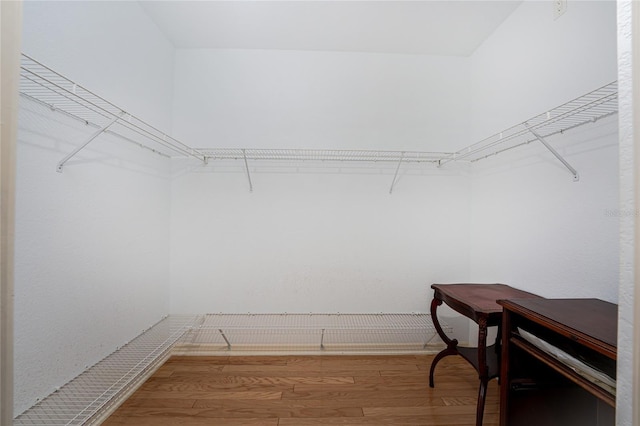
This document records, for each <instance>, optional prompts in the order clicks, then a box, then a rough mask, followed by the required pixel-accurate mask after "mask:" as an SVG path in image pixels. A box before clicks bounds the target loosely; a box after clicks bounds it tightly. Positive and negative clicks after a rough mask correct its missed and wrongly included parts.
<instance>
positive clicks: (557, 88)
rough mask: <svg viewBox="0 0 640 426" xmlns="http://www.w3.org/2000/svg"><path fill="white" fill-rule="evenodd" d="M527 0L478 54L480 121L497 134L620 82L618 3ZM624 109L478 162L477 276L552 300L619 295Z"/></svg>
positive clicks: (482, 132)
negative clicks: (559, 6)
mask: <svg viewBox="0 0 640 426" xmlns="http://www.w3.org/2000/svg"><path fill="white" fill-rule="evenodd" d="M551 10H552V9H551V2H524V3H523V4H522V5H521V6H520V7H519V8H518V9H517V10H516V11H515V12H514V13H513V14H512V15H511V16H510V17H509V19H508V20H507V21H505V23H504V24H503V25H502V26H501V27H500V28H498V30H496V32H495V33H494V34H493V35H492V36H491V37H490V38H489V39H488V40H487V41H486V42H485V43H484V44H483V45H482V46H481V47H480V48H479V49H478V50H477V51H476V52H475V54H474V55H473V57H472V58H471V61H472V63H471V76H472V96H473V101H472V104H473V107H472V116H471V117H472V118H471V122H472V130H471V133H472V134H474V135H476V137H477V138H482V137H486V136H489V135H491V134H493V133H496V132H498V131H500V130H502V129H503V128H507V127H509V126H511V125H515V124H517V123H519V122H522V121H524V120H526V119H528V118H531V117H532V116H534V115H537V114H539V113H542V112H544V111H546V110H547V109H551V108H553V107H556V106H558V105H560V104H562V103H564V102H567V101H569V100H571V99H573V98H575V97H577V96H580V95H582V94H584V93H587V92H589V91H591V90H594V89H596V88H598V87H600V86H602V85H604V84H606V83H609V82H611V81H614V80H615V79H616V78H617V76H616V72H617V63H616V5H615V2H575V1H570V2H569V4H568V9H567V12H566V14H565V15H562V16H561V17H560V18H559V19H557V20H555V21H554V20H553V15H552V13H551ZM617 137H618V136H617V122H616V120H615V118H611V119H607V120H602V121H601V122H599V123H598V124H593V125H587V126H586V127H582V128H580V129H576V130H574V131H570V132H567V133H565V134H564V135H558V136H554V137H551V138H549V140H548V141H549V142H550V143H551V144H552V145H554V146H555V147H556V148H557V149H558V150H559V151H560V152H561V154H562V155H564V156H565V158H566V160H567V161H569V163H571V164H572V165H573V166H574V167H575V168H576V169H577V170H578V172H579V173H580V181H579V182H573V180H572V176H571V174H570V173H569V172H568V171H567V170H566V169H565V168H564V166H563V165H562V164H561V163H560V162H558V160H557V159H555V157H553V156H552V154H551V153H549V152H548V151H547V150H546V148H544V147H543V146H542V145H541V144H531V145H529V146H528V147H526V148H522V149H519V150H514V151H512V152H510V153H503V154H500V155H498V156H496V157H493V158H491V159H487V160H483V161H481V162H478V163H475V164H474V171H475V174H474V176H473V178H472V191H471V192H472V202H471V206H472V209H471V221H472V225H471V267H470V274H471V279H472V280H473V281H480V282H482V281H491V282H495V281H498V282H505V283H508V284H510V285H513V286H515V287H519V288H522V289H525V290H528V291H532V292H535V293H538V294H541V295H543V296H547V297H597V298H601V299H605V300H609V301H613V302H615V301H617V282H618V217H617V215H616V211H617V208H618V160H617V159H618V145H617Z"/></svg>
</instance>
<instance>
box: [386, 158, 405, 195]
mask: <svg viewBox="0 0 640 426" xmlns="http://www.w3.org/2000/svg"><path fill="white" fill-rule="evenodd" d="M402 160H404V152H402V153H401V154H400V161H398V167H396V174H395V175H393V181H392V182H391V188H389V194H393V187H394V186H396V180H397V179H398V172H399V171H400V166H401V165H402Z"/></svg>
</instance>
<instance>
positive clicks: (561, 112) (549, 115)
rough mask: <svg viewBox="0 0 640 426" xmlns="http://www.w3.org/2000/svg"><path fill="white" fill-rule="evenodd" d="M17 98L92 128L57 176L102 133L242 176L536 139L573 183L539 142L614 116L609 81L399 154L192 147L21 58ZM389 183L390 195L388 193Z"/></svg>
mask: <svg viewBox="0 0 640 426" xmlns="http://www.w3.org/2000/svg"><path fill="white" fill-rule="evenodd" d="M20 93H21V95H22V96H24V97H25V98H28V99H31V100H33V101H35V102H38V103H40V104H43V105H45V106H47V107H48V108H50V109H51V110H53V111H58V112H61V113H63V114H65V115H67V116H70V117H72V118H74V119H77V120H80V121H81V122H83V123H85V124H86V125H89V126H92V127H93V128H95V129H96V132H95V133H94V134H93V135H92V136H91V137H89V139H88V140H86V141H85V142H84V143H82V144H80V146H79V147H77V148H76V149H75V150H74V151H72V152H71V153H70V154H69V155H67V156H66V157H65V158H63V159H62V160H61V161H60V162H59V163H58V171H62V168H63V166H64V164H65V163H66V162H67V161H68V160H69V159H70V158H71V157H73V156H74V155H75V154H77V153H78V152H79V151H80V150H81V149H83V148H84V147H85V146H86V145H87V144H89V143H90V142H91V141H92V140H93V139H95V138H96V137H98V136H99V135H100V134H101V133H103V132H104V133H108V134H114V135H116V136H119V137H120V138H123V139H125V140H127V141H129V142H132V143H135V144H137V145H139V146H141V147H143V148H146V149H149V150H151V151H153V152H156V153H158V154H161V155H163V156H166V157H176V156H180V157H192V158H196V159H198V160H200V161H201V162H203V163H205V164H206V163H207V162H208V161H209V160H244V162H245V166H246V168H247V173H248V164H247V161H253V160H276V161H346V162H358V161H359V162H374V163H375V162H389V163H396V167H397V169H396V177H397V173H398V169H399V168H400V165H401V164H403V163H410V162H414V163H434V164H437V165H438V166H443V165H445V164H447V163H450V162H460V161H462V162H475V161H479V160H482V159H484V158H487V157H490V156H493V155H496V154H499V153H501V152H504V151H507V150H510V149H514V148H517V147H520V146H523V145H526V144H529V143H531V142H533V141H536V140H538V141H540V142H541V143H543V144H544V145H545V146H546V147H547V149H549V150H550V151H551V152H552V153H553V154H554V155H555V156H556V157H557V158H558V160H560V161H561V162H563V164H565V166H566V167H567V168H568V169H569V170H570V171H571V172H572V173H573V174H574V178H575V179H576V180H577V178H578V176H577V171H575V170H574V169H573V168H572V167H571V166H570V165H569V164H568V163H567V162H566V161H565V160H564V159H563V158H562V157H561V156H560V154H559V153H558V152H557V151H555V150H554V149H553V147H551V146H550V145H549V144H548V143H547V142H546V141H545V138H547V137H549V136H553V135H556V134H559V133H563V132H565V131H567V130H570V129H573V128H575V127H578V126H582V125H584V124H587V123H592V122H595V121H597V120H600V119H602V118H605V117H608V116H610V115H613V114H615V113H617V112H618V89H617V82H615V81H614V82H612V83H609V84H607V85H605V86H603V87H600V88H599V89H596V90H594V91H592V92H590V93H587V94H586V95H583V96H580V97H578V98H576V99H574V100H572V101H569V102H567V103H565V104H563V105H561V106H559V107H556V108H553V109H551V110H549V111H547V112H545V113H542V114H539V115H537V116H535V117H533V118H531V119H529V120H527V121H525V122H523V123H520V124H517V125H515V126H512V127H510V128H508V129H506V130H503V131H502V132H499V133H496V134H494V135H492V136H490V137H488V138H486V139H483V140H481V141H479V142H477V143H474V144H472V145H469V146H467V147H466V148H463V149H461V150H459V151H456V152H453V153H452V152H423V151H400V150H395V151H391V150H388V151H378V150H327V149H249V148H245V149H243V148H193V147H191V146H189V145H187V144H185V143H183V142H181V141H179V140H177V139H175V138H173V137H171V136H169V135H168V134H166V133H164V132H162V131H160V130H158V129H157V128H155V127H153V126H151V125H150V124H148V123H146V122H144V121H143V120H141V119H139V118H137V117H136V116H134V115H133V114H131V113H128V112H126V111H125V110H123V109H122V108H119V107H117V106H115V105H114V104H113V103H111V102H109V101H107V100H105V99H104V98H102V97H100V96H98V95H96V94H94V93H93V92H91V91H89V90H88V89H86V88H84V87H83V86H81V85H79V84H77V83H75V82H73V81H72V80H70V79H68V78H66V77H64V76H63V75H61V74H60V73H58V72H56V71H54V70H52V69H51V68H49V67H47V66H45V65H43V64H42V63H40V62H38V61H36V60H35V59H33V58H31V57H30V56H27V55H25V54H23V55H22V61H21V72H20ZM396 177H394V182H393V183H395V181H396ZM393 183H392V187H391V190H393ZM390 192H391V191H390Z"/></svg>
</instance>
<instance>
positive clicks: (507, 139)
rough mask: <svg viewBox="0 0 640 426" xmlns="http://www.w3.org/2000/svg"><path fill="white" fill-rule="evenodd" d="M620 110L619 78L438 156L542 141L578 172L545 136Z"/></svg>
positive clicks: (468, 155) (490, 152)
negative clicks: (475, 141) (477, 140)
mask: <svg viewBox="0 0 640 426" xmlns="http://www.w3.org/2000/svg"><path fill="white" fill-rule="evenodd" d="M617 112H618V84H617V81H614V82H612V83H609V84H607V85H605V86H602V87H600V88H598V89H596V90H594V91H592V92H589V93H587V94H585V95H583V96H580V97H578V98H576V99H573V100H572V101H569V102H567V103H565V104H563V105H560V106H558V107H556V108H553V109H551V110H549V111H547V112H544V113H542V114H539V115H537V116H535V117H533V118H531V119H529V120H527V121H525V122H523V123H520V124H517V125H515V126H512V127H509V128H508V129H506V130H503V131H502V132H499V133H496V134H494V135H492V136H489V137H488V138H485V139H483V140H481V141H479V142H477V143H474V144H473V145H469V146H468V147H466V148H463V149H461V150H459V151H456V152H455V153H453V154H449V155H447V156H445V157H444V158H442V159H441V160H439V165H440V166H443V165H445V164H447V163H449V162H452V161H469V162H476V161H480V160H483V159H485V158H488V157H491V156H494V155H497V154H499V153H501V152H504V151H508V150H511V149H514V148H517V147H521V146H524V145H527V144H530V143H531V142H534V141H538V142H540V143H542V144H543V145H544V146H545V147H546V148H547V149H548V150H549V151H550V152H551V153H552V154H553V155H554V156H555V157H556V158H557V159H558V160H559V161H560V162H562V164H563V165H564V166H565V167H566V168H567V169H568V170H569V171H570V172H571V174H572V175H573V177H574V180H576V181H577V180H579V175H578V172H577V170H576V169H574V168H573V167H572V166H571V165H570V164H569V162H567V161H566V160H565V159H564V158H563V157H562V156H561V155H560V153H558V151H556V150H555V149H554V148H553V147H552V146H551V144H549V142H548V141H547V140H546V138H548V137H550V136H553V135H557V134H560V133H564V132H566V131H568V130H571V129H574V128H576V127H579V126H583V125H585V124H589V123H594V122H596V121H598V120H601V119H603V118H605V117H609V116H611V115H613V114H616V113H617Z"/></svg>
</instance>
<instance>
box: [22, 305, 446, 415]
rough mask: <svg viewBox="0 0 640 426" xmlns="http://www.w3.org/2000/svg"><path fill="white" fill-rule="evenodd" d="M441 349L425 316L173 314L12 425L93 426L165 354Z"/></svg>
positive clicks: (135, 386)
mask: <svg viewBox="0 0 640 426" xmlns="http://www.w3.org/2000/svg"><path fill="white" fill-rule="evenodd" d="M443 328H444V329H445V331H449V332H450V331H451V330H450V328H449V327H448V326H446V325H445V326H444V327H443ZM441 348H442V342H441V341H440V339H439V338H438V337H437V333H436V331H435V328H434V326H433V323H432V322H431V317H430V315H428V314H386V313H384V314H207V315H183V316H180V315H172V316H168V317H166V318H164V319H163V320H162V321H160V322H159V323H157V324H156V325H154V326H153V327H151V328H150V329H148V330H147V331H145V332H143V333H142V334H141V335H139V336H138V337H136V338H135V339H134V340H132V341H131V342H129V343H127V344H126V345H124V346H123V347H121V348H119V349H118V350H116V351H115V352H113V353H112V354H110V355H109V356H107V357H106V358H105V359H103V360H102V361H100V362H98V363H97V364H95V365H94V366H92V367H90V368H88V369H87V370H85V371H84V372H83V373H81V374H80V375H79V376H78V377H76V378H75V379H73V380H71V381H70V382H69V383H67V384H66V385H64V386H62V387H61V388H60V389H58V390H57V391H56V392H54V393H52V394H51V395H49V396H48V397H46V398H44V399H43V400H42V401H40V402H38V403H37V404H35V405H34V406H33V407H31V408H30V409H28V410H27V411H25V412H24V413H23V414H21V415H19V416H18V417H16V418H15V419H14V422H13V424H14V425H30V426H36V425H52V426H53V425H92V424H99V423H100V422H101V421H103V420H104V419H105V418H106V416H108V414H109V413H110V412H111V411H112V410H113V409H115V408H116V407H117V406H118V405H119V404H120V403H121V402H122V401H123V400H124V399H125V398H127V397H128V395H129V394H130V393H131V392H133V391H134V390H135V389H136V388H137V387H138V386H139V385H140V384H142V383H143V381H144V380H145V379H146V378H147V377H148V376H149V375H150V374H152V373H153V371H155V369H156V368H157V367H159V366H160V365H161V364H162V363H164V361H165V360H166V359H168V357H169V356H171V355H192V356H198V355H228V356H230V355H234V354H237V355H247V354H251V353H256V354H261V355H265V354H269V355H277V354H287V353H292V352H295V353H308V354H328V355H329V354H334V355H337V354H351V353H358V354H363V353H364V354H368V353H376V354H379V353H429V352H437V351H438V350H440V349H441Z"/></svg>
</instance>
